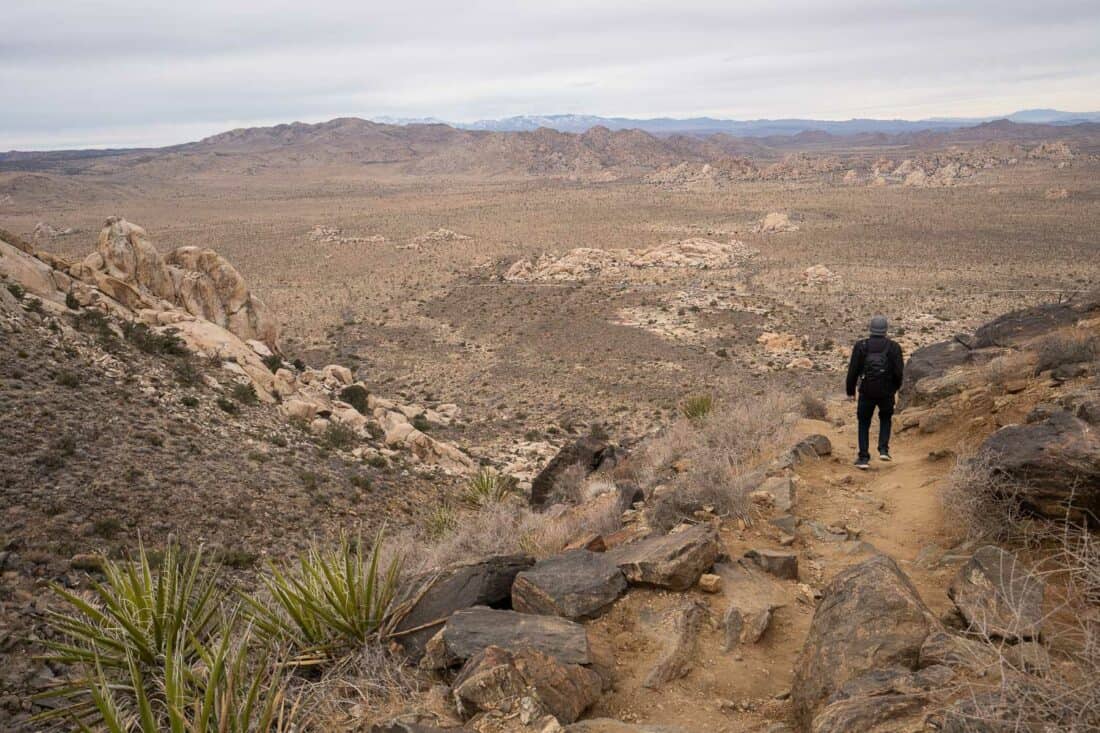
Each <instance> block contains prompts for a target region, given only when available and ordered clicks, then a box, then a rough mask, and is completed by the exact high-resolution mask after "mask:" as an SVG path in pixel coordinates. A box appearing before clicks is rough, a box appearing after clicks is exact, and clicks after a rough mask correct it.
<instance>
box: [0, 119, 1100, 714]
mask: <svg viewBox="0 0 1100 733" xmlns="http://www.w3.org/2000/svg"><path fill="white" fill-rule="evenodd" d="M1098 233H1100V123H1081V124H1073V125H1050V124H1020V123H1014V122H1009V121H1007V120H1001V121H994V122H987V123H982V124H976V125H972V126H965V127H959V128H958V129H946V130H927V131H921V132H900V133H894V134H886V133H874V134H871V133H867V134H856V135H833V134H829V133H824V132H803V133H800V134H795V135H772V136H769V137H734V136H732V135H729V134H726V133H716V134H671V135H656V134H650V133H648V132H643V131H641V130H631V129H624V130H609V129H607V128H603V127H594V128H591V129H589V130H587V131H586V132H583V133H567V132H558V131H555V130H551V129H546V128H542V129H538V130H535V131H530V132H495V131H477V130H463V129H456V128H453V127H449V126H447V125H441V124H431V125H418V124H414V125H387V124H379V123H374V122H368V121H365V120H360V119H354V118H343V119H335V120H332V121H330V122H324V123H319V124H300V123H295V124H290V125H279V126H275V127H265V128H248V129H239V130H233V131H230V132H225V133H223V134H219V135H215V136H213V137H209V138H206V139H203V140H201V141H198V142H194V143H188V144H185V145H177V146H173V147H165V148H148V149H129V150H96V151H58V152H25V153H15V152H13V153H3V154H0V284H2V285H3V286H4V287H3V288H0V445H2V446H3V458H2V459H0V497H2V500H0V573H2V580H3V585H2V586H0V658H2V659H3V663H2V664H0V728H3V729H5V730H9V729H10V730H53V729H69V728H72V727H73V726H74V725H75V723H74V721H83V722H84V724H86V725H88V726H89V727H91V728H92V729H98V728H97V727H96V726H103V725H106V723H104V721H106V720H110V714H109V713H111V711H114V712H115V713H117V715H118V718H119V719H120V720H124V721H125V726H126V727H124V728H121V729H124V730H154V729H157V726H158V725H160V726H167V723H165V722H164V721H166V720H169V719H173V718H174V717H177V716H178V717H179V718H180V719H181V720H182V719H186V721H187V724H186V725H187V726H192V727H186V729H187V730H201V731H206V730H215V729H217V730H257V729H285V730H370V731H410V732H411V731H419V732H421V733H425V732H428V731H438V730H451V731H455V732H456V733H457V732H458V731H479V732H481V733H487V732H489V731H539V732H540V733H552V732H553V731H562V730H564V731H569V732H570V733H585V732H587V733H620V732H621V733H629V732H630V731H652V732H656V731H669V732H672V731H680V732H682V733H690V732H693V731H729V732H731V733H733V732H736V731H759V732H760V733H764V732H765V731H766V732H767V733H779V732H781V731H796V730H797V731H810V730H812V731H815V732H817V733H824V732H825V731H856V730H859V731H883V732H885V731H922V730H950V731H956V732H961V731H991V732H992V731H998V732H999V731H1009V730H1011V731H1048V730H1049V731H1052V730H1066V731H1070V730H1072V731H1086V730H1097V727H1096V726H1100V718H1098V717H1097V709H1098V707H1100V690H1098V689H1097V685H1096V677H1095V675H1096V673H1097V672H1098V671H1100V577H1098V574H1097V573H1098V568H1100V546H1098V545H1097V540H1096V539H1095V537H1096V535H1095V529H1096V526H1097V517H1098V516H1100V438H1098V437H1097V434H1096V425H1097V424H1098V422H1097V421H1098V420H1100V238H1098ZM876 313H882V314H885V315H887V316H888V318H889V320H890V335H891V337H893V338H894V339H896V340H897V341H898V343H899V344H900V345H901V346H902V348H903V350H904V353H905V356H906V358H907V359H908V361H907V368H906V381H905V385H904V386H903V388H902V393H901V396H900V399H901V407H903V408H904V409H901V410H900V411H899V412H898V414H897V416H896V417H895V430H896V433H897V436H896V438H895V447H894V453H895V456H894V458H895V460H894V461H893V462H890V463H884V462H883V463H880V462H875V463H873V465H872V470H870V471H868V472H857V471H855V470H854V469H853V468H852V466H851V461H852V459H853V458H854V457H855V425H854V422H855V413H854V406H853V405H851V404H850V403H848V402H845V401H844V376H845V371H846V368H847V365H848V357H849V353H850V351H851V348H852V344H853V343H854V342H855V341H856V340H857V339H860V338H863V337H864V336H865V333H866V329H867V322H868V319H869V318H870V317H871V315H873V314H876ZM910 357H912V358H910ZM139 548H140V550H139ZM200 548H201V552H202V555H201V559H200V560H198V561H196V564H195V565H194V566H192V565H188V564H187V563H188V561H186V560H182V559H180V557H191V556H193V555H191V554H190V553H194V552H195V551H198V550H199V549H200ZM174 553H178V554H179V557H177V556H176V555H175V554H174ZM341 553H342V554H341ZM303 558H304V559H303ZM372 559H373V560H378V562H379V566H378V567H377V568H376V567H373V566H371V561H372ZM135 560H136V561H137V563H136V565H135V564H134V561H135ZM177 561H178V562H177ZM356 563H358V564H356ZM134 567H137V568H138V569H139V571H138V572H134V571H133V570H132V569H133V568H134ZM143 567H144V568H145V569H146V570H149V573H150V574H149V576H148V577H147V578H144V579H143V575H142V572H140V570H141V569H142V568H143ZM180 568H182V570H181V569H180ZM379 568H380V569H379ZM387 568H389V569H390V570H392V574H391V576H387ZM170 569H173V570H174V571H175V572H176V573H183V574H184V575H186V572H188V571H189V570H194V572H195V577H193V578H192V581H194V582H196V583H197V584H198V586H197V587H203V588H205V587H208V588H209V597H208V598H205V599H204V600H203V601H202V603H206V604H208V606H209V608H207V607H203V608H198V609H196V608H193V607H192V606H193V605H194V604H195V603H197V602H196V601H195V599H194V598H192V597H191V596H189V595H188V592H184V591H180V593H181V595H180V596H179V597H178V598H176V601H178V602H179V604H180V606H181V608H182V607H187V608H188V609H189V610H187V613H190V614H192V616H190V617H188V618H189V620H188V623H189V624H191V626H190V628H189V630H187V631H186V633H184V634H183V635H182V636H179V637H178V641H179V644H182V645H183V647H182V648H176V649H173V648H171V647H172V644H173V643H175V642H176V639H175V637H171V635H170V634H166V632H164V633H162V632H163V630H162V629H160V627H159V625H158V624H159V621H155V620H154V619H161V618H162V616H163V617H164V618H167V616H165V615H164V613H163V611H164V609H163V608H159V606H158V609H159V610H155V611H154V610H149V609H145V610H146V611H148V613H147V614H146V615H142V613H141V612H138V611H141V609H140V608H139V609H138V611H133V609H130V610H126V609H127V608H129V606H128V605H127V603H126V602H123V603H120V604H119V605H118V606H112V604H111V602H110V600H109V599H112V598H117V594H119V593H121V590H120V589H121V588H123V587H128V588H130V589H131V590H132V591H134V592H135V593H136V592H137V590H136V589H138V588H139V587H141V588H145V590H146V591H148V596H147V597H149V598H154V597H156V596H157V593H159V592H160V590H162V589H158V588H157V587H154V586H156V583H154V582H153V576H154V574H155V575H156V576H157V577H165V576H166V575H170V572H169V570H170ZM341 572H346V575H347V577H345V578H344V583H345V585H343V586H341V585H340V583H339V582H338V581H339V580H340V579H339V578H334V575H336V576H338V575H340V573H341ZM208 573H216V574H217V577H215V578H211V577H208V575H207V574H208ZM363 577H369V578H371V579H375V580H377V587H376V588H374V589H373V590H371V589H370V588H369V587H368V589H366V590H364V588H363V587H356V584H355V579H356V578H358V579H360V580H362V578H363ZM196 578H197V580H196ZM287 578H297V585H296V584H295V582H290V581H287V580H286V579H287ZM348 578H351V579H352V580H351V581H350V585H348V583H349V581H348ZM207 581H208V582H209V586H205V585H203V583H205V582H207ZM325 589H327V592H328V595H327V596H326V595H325V592H326V591H325ZM311 593H313V594H314V595H315V597H312V601H315V602H316V605H314V604H313V603H312V601H310V600H309V599H310V598H311V597H310V594H311ZM112 594H116V595H112ZM295 594H298V595H295ZM372 594H374V595H372ZM299 596H300V597H299ZM304 598H305V599H306V600H303V599H304ZM318 598H320V599H321V600H317V599H318ZM280 599H281V600H280ZM168 602H169V603H172V602H173V601H168ZM133 603H135V604H136V603H137V601H133ZM137 605H138V606H140V604H137ZM215 606H216V607H217V610H216V612H215V611H213V610H211V609H213V608H215ZM105 608H106V610H104V609H105ZM131 612H132V613H133V616H132V618H127V619H126V621H125V622H123V621H119V620H118V618H123V617H127V614H129V613H131ZM181 613H182V611H181ZM311 614H312V617H311ZM215 616H216V617H217V618H218V619H220V620H218V621H215V620H214V618H215ZM116 617H117V618H116ZM223 617H224V618H223ZM305 617H311V618H312V621H310V620H309V618H305ZM74 619H75V620H74ZM226 619H227V620H226ZM144 625H148V626H149V628H145V626H144ZM134 627H140V628H134ZM93 629H94V633H93V631H92V630H93ZM227 629H230V630H227ZM146 635H147V636H148V638H145V636H146ZM123 637H126V638H129V637H142V644H144V645H145V646H141V644H139V645H138V646H140V647H141V651H140V652H135V653H131V655H130V656H129V657H128V656H127V654H128V653H129V652H127V647H126V645H125V644H124V643H123V642H121V641H119V639H120V638H123ZM230 638H231V639H232V640H231V641H226V642H225V644H226V648H225V649H223V650H222V651H223V652H225V654H227V655H228V657H227V658H228V659H230V662H228V663H227V668H229V669H234V670H236V671H237V672H238V673H239V677H238V678H237V679H234V678H233V676H232V675H229V676H228V677H227V678H216V676H215V675H214V673H213V672H212V671H211V669H217V668H218V665H217V664H216V663H215V661H216V659H217V657H216V655H214V650H216V649H218V648H220V647H219V643H220V641H221V640H224V639H230ZM166 639H167V641H165V640H166ZM158 644H160V645H161V646H159V647H158V646H157V645H158ZM165 644H167V646H168V647H169V649H168V650H165V648H164V645H165ZM256 649H262V650H263V651H262V653H261V652H257V651H256ZM226 650H228V651H226ZM44 654H45V655H46V657H43V655H44ZM173 654H176V655H179V656H181V657H186V659H182V661H181V662H180V664H182V665H184V666H185V668H186V671H185V673H178V672H177V674H178V675H179V680H177V682H178V685H179V688H178V689H180V690H183V692H180V695H181V697H180V701H179V702H178V705H177V707H178V709H177V708H173V704H171V694H170V692H169V691H170V690H171V689H175V688H172V687H171V685H169V683H168V682H163V681H161V677H157V675H158V674H161V675H164V674H167V673H165V672H164V669H163V668H164V665H165V660H166V659H171V658H173ZM234 654H235V655H236V656H233V655H234ZM50 655H52V656H50ZM212 660H214V661H212ZM223 661H224V660H223ZM234 664H238V665H239V667H234V666H233V665H234ZM169 666H170V665H169ZM158 670H159V671H158ZM81 675H85V676H84V677H81ZM135 675H136V676H135ZM141 675H144V677H142V676H141ZM245 678H248V679H255V680H256V681H257V682H256V687H255V688H254V689H251V690H250V689H245V690H243V691H242V689H239V688H241V685H242V680H243V679H245ZM164 679H166V680H173V679H176V678H172V677H170V676H168V677H164ZM74 680H76V681H75V682H74ZM143 680H144V681H146V682H148V685H147V686H148V687H149V689H150V690H151V692H149V695H148V697H149V699H145V697H143V695H142V694H139V693H138V690H140V689H142V686H143V684H145V682H143ZM150 680H154V681H156V684H154V683H153V682H149V681H150ZM180 680H182V681H180ZM227 680H228V681H227ZM245 687H246V688H247V685H245ZM111 690H114V691H115V692H114V693H113V694H114V697H113V698H112V697H111V695H110V694H107V692H110V691H111ZM195 690H200V691H206V690H208V691H209V695H210V699H211V700H214V699H216V700H217V705H216V706H214V710H215V712H212V713H210V715H211V716H212V717H213V718H216V719H217V720H218V721H219V725H220V726H221V727H216V728H215V727H213V724H212V723H210V724H208V726H209V727H201V726H200V725H199V724H198V723H197V722H196V718H197V717H201V716H200V715H199V712H197V711H199V710H200V707H201V700H202V699H203V695H202V694H196V693H195V692H194V691H195ZM51 691H53V694H51ZM105 691H106V692H105ZM250 691H251V692H254V693H255V697H256V698H257V699H259V700H261V701H262V703H261V704H260V706H262V707H264V711H265V712H269V713H270V716H269V717H268V718H263V717H262V716H261V715H260V713H257V716H258V717H257V718H256V719H255V720H248V719H245V718H243V717H241V718H239V719H237V718H233V716H231V715H229V714H228V713H227V711H228V710H230V709H243V706H241V707H238V706H239V705H240V703H241V700H242V699H244V698H247V697H248V695H249V693H250ZM104 695H106V697H104ZM186 695H195V699H196V700H198V701H199V702H195V703H194V708H193V709H192V708H190V707H187V705H188V704H190V703H186V704H185V701H186V700H189V699H190V698H187V697H186ZM143 699H144V700H145V702H146V703H149V704H148V708H149V709H148V711H146V709H145V708H146V706H145V704H144V703H143V702H142V700H143ZM150 699H151V700H152V702H149V700H150ZM193 710H194V711H195V712H192V711H193ZM146 712H148V715H147V716H146ZM219 716H220V717H219ZM231 718H232V720H231ZM154 719H155V720H154ZM150 720H152V721H153V723H150V722H149V721H150ZM256 720H259V721H261V722H256ZM180 725H181V726H183V725H184V724H183V723H180ZM150 726H152V727H150ZM165 729H167V728H165ZM173 729H175V728H173ZM179 729H180V730H183V729H185V728H184V727H180V728H179Z"/></svg>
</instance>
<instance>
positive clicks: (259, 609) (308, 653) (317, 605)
mask: <svg viewBox="0 0 1100 733" xmlns="http://www.w3.org/2000/svg"><path fill="white" fill-rule="evenodd" d="M383 539H384V537H383V534H382V533H381V532H379V533H378V535H377V536H376V537H375V540H374V543H373V544H372V546H371V548H370V550H369V551H364V550H363V548H362V543H356V544H352V543H351V542H349V541H348V540H347V538H343V539H341V540H340V544H339V546H338V547H337V548H335V549H333V550H327V549H321V548H319V547H317V546H316V545H314V546H311V547H310V548H309V549H308V550H307V552H306V553H305V554H304V555H302V556H301V557H300V558H299V561H298V564H297V566H290V567H282V568H281V567H278V566H276V565H274V564H271V565H270V566H269V570H268V573H267V574H266V575H265V576H264V577H263V578H262V583H263V586H264V588H265V589H266V591H267V595H268V596H269V599H267V600H264V601H261V600H256V599H255V598H252V597H250V596H245V597H244V600H245V603H246V605H247V606H248V608H249V616H250V618H251V620H252V622H253V624H255V627H256V630H257V632H258V633H259V634H260V635H261V636H262V637H263V638H265V639H268V640H272V641H277V642H288V643H290V644H291V646H292V647H293V648H294V650H295V652H296V653H297V657H296V658H295V661H296V662H297V663H299V664H313V663H319V662H322V661H324V660H327V659H331V658H333V657H334V656H337V655H339V654H340V653H343V652H347V651H350V650H352V649H356V648H359V647H362V646H363V645H364V644H366V643H368V642H371V641H376V640H378V638H379V637H380V634H381V632H382V624H383V621H384V620H385V618H386V612H387V611H388V610H389V606H390V602H391V601H392V600H393V596H394V592H395V591H396V588H397V580H398V577H399V575H400V572H401V560H400V558H399V557H398V556H395V557H394V558H393V559H391V560H390V561H389V562H388V563H386V564H385V565H383V563H382V562H381V558H382V543H383Z"/></svg>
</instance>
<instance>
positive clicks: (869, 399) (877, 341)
mask: <svg viewBox="0 0 1100 733" xmlns="http://www.w3.org/2000/svg"><path fill="white" fill-rule="evenodd" d="M886 327H887V323H886V317H885V316H875V317H874V318H872V319H871V329H870V330H871V336H870V338H865V339H862V340H860V341H857V342H856V345H855V346H853V347H852V358H851V361H849V362H848V385H847V390H848V399H853V398H854V397H855V396H856V384H857V383H858V384H859V402H858V403H857V404H856V419H857V420H858V421H859V455H858V456H857V457H856V464H855V465H856V468H858V469H860V470H861V471H866V470H867V469H868V468H869V467H870V462H871V453H870V451H869V450H868V447H869V446H868V444H869V433H870V431H871V418H872V417H873V416H874V414H875V408H878V457H879V460H882V461H889V460H890V419H891V418H892V417H893V416H894V394H895V393H896V392H897V391H898V389H899V388H900V387H901V375H902V370H903V369H904V360H903V359H902V355H901V347H900V346H898V344H897V342H896V341H893V340H891V339H888V338H886Z"/></svg>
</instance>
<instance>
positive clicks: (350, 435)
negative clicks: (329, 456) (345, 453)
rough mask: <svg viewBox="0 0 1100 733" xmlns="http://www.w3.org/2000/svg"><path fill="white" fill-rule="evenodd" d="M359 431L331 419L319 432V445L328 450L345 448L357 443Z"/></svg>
mask: <svg viewBox="0 0 1100 733" xmlns="http://www.w3.org/2000/svg"><path fill="white" fill-rule="evenodd" d="M358 442H359V433H357V432H355V428H353V427H351V426H350V425H345V424H344V423H342V422H339V421H337V420H333V421H331V422H329V424H328V426H327V427H326V428H325V432H323V433H321V445H322V446H323V447H325V448H328V449H330V450H346V449H348V448H351V447H353V446H355V445H356V444H358Z"/></svg>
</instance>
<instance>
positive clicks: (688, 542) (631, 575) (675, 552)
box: [607, 524, 719, 591]
mask: <svg viewBox="0 0 1100 733" xmlns="http://www.w3.org/2000/svg"><path fill="white" fill-rule="evenodd" d="M718 551H719V542H718V532H717V530H715V528H714V527H712V526H711V525H708V524H698V525H695V526H693V527H690V528H688V529H685V530H683V531H680V532H672V533H670V534H667V535H664V536H657V537H650V538H648V539H644V540H639V541H637V542H631V543H629V544H626V545H622V546H621V547H617V548H615V549H614V550H611V551H610V552H608V553H607V556H608V557H609V558H610V559H611V560H612V561H613V562H615V563H616V564H617V565H618V566H619V569H620V570H622V571H623V574H624V575H625V576H626V579H627V580H628V581H629V582H630V583H632V584H634V585H648V586H656V587H658V588H668V589H669V590H677V591H683V590H687V589H688V588H690V587H691V586H693V585H695V584H696V583H697V582H698V581H699V577H700V576H701V575H702V574H703V573H705V572H707V571H708V570H710V568H711V567H712V566H713V565H714V561H715V560H716V559H717V558H718Z"/></svg>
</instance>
